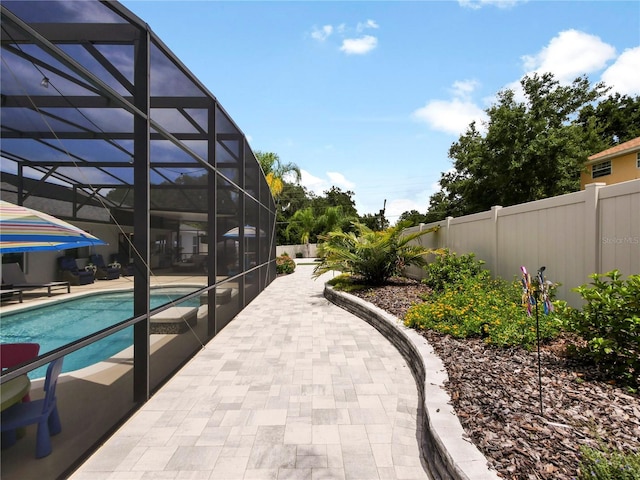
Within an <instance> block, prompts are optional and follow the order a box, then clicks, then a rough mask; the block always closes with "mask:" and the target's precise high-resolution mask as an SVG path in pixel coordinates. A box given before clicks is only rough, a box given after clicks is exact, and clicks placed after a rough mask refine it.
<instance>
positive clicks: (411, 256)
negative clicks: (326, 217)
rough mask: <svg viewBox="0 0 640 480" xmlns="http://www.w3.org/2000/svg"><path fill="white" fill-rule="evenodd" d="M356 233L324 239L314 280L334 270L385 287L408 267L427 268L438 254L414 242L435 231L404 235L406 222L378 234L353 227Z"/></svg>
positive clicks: (334, 234)
mask: <svg viewBox="0 0 640 480" xmlns="http://www.w3.org/2000/svg"><path fill="white" fill-rule="evenodd" d="M354 226H355V232H350V233H345V232H342V231H340V230H334V231H333V232H330V233H329V234H328V235H326V236H324V237H322V238H323V240H325V241H324V242H323V243H320V244H319V245H318V254H319V255H320V257H321V259H322V261H321V263H320V264H318V265H317V266H316V268H315V269H314V271H313V276H314V277H316V278H317V277H319V276H320V275H322V274H324V273H327V272H330V271H332V270H334V271H339V272H342V273H351V274H353V275H357V276H358V277H361V278H362V280H363V282H364V283H365V284H367V285H383V284H384V283H385V282H386V281H387V280H388V279H389V278H391V277H392V276H394V275H398V274H400V273H401V272H402V270H403V269H404V267H407V266H409V265H415V266H419V267H420V266H424V265H426V263H427V254H429V253H439V251H438V250H432V249H430V248H425V247H422V246H420V245H415V244H410V242H411V241H412V240H415V239H416V238H418V237H420V236H422V235H425V234H426V233H430V232H434V231H436V230H437V229H438V228H439V227H437V226H436V227H433V228H430V229H428V230H423V231H420V232H415V233H410V234H406V235H405V234H403V231H404V229H405V228H406V227H407V226H408V223H407V222H400V223H399V224H397V225H396V226H395V227H391V228H387V229H386V230H383V231H381V232H376V231H374V230H372V229H370V228H369V227H367V226H366V225H365V224H363V223H354Z"/></svg>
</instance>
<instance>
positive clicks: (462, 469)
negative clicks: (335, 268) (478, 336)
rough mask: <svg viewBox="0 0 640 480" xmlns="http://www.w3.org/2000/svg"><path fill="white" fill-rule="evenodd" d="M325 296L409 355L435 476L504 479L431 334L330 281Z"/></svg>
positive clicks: (426, 452)
mask: <svg viewBox="0 0 640 480" xmlns="http://www.w3.org/2000/svg"><path fill="white" fill-rule="evenodd" d="M324 296H325V298H326V299H327V300H329V301H330V302H332V303H334V304H335V305H337V306H339V307H341V308H343V309H345V310H347V311H349V312H351V313H353V314H354V315H356V316H357V317H359V318H361V319H362V320H364V321H366V322H367V323H369V324H370V325H372V326H373V327H374V328H375V329H376V330H378V331H379V332H380V333H382V334H383V335H384V336H385V338H387V339H388V340H389V341H390V342H391V343H392V344H393V345H394V346H395V347H396V348H397V349H398V351H399V352H400V353H401V355H402V356H403V357H404V358H405V360H406V361H407V363H408V364H409V367H410V368H411V372H412V373H413V376H414V378H415V380H416V385H417V387H418V394H419V398H420V402H421V403H422V405H423V407H424V415H423V416H422V418H423V425H420V426H419V427H421V428H420V430H421V433H422V439H421V442H420V443H421V445H420V447H421V450H422V454H423V456H424V457H425V459H426V460H427V462H426V463H427V465H428V466H429V470H430V472H429V473H431V475H432V476H433V477H434V478H435V479H454V480H498V479H499V478H500V477H499V476H498V474H497V472H496V471H495V470H492V469H490V468H489V466H488V462H487V459H486V457H485V456H484V455H482V453H481V452H480V450H478V448H477V447H476V446H475V445H474V444H473V443H471V441H470V440H469V438H468V436H467V435H466V433H465V432H464V429H463V428H462V424H461V423H460V420H459V419H458V417H457V416H456V413H455V411H454V409H453V406H452V405H451V398H450V396H449V394H448V393H447V391H446V389H445V388H444V384H445V383H446V382H447V381H448V378H449V377H448V375H447V371H446V369H445V367H444V364H443V363H442V360H441V359H440V357H438V356H437V355H436V354H435V352H434V350H433V348H432V347H431V345H430V344H429V343H428V341H427V339H426V338H424V337H423V336H422V335H420V334H419V333H418V332H416V331H415V330H413V329H410V328H407V327H405V326H404V324H403V323H402V322H401V321H400V319H398V318H397V317H395V316H393V315H391V314H389V313H388V312H386V311H384V310H382V309H380V308H378V307H376V306H375V305H373V304H371V303H369V302H366V301H365V300H363V299H361V298H359V297H356V296H354V295H349V294H348V293H345V292H340V291H337V290H335V289H334V288H333V287H332V286H331V285H329V284H328V283H327V284H325V288H324Z"/></svg>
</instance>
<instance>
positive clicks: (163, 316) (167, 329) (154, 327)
mask: <svg viewBox="0 0 640 480" xmlns="http://www.w3.org/2000/svg"><path fill="white" fill-rule="evenodd" d="M197 314H198V307H171V308H168V309H166V310H164V311H162V312H160V313H156V314H155V315H154V316H153V317H151V325H150V333H152V334H154V333H156V334H165V335H166V334H176V333H183V332H186V331H187V330H189V326H191V327H193V326H195V324H196V323H197V321H198V317H197Z"/></svg>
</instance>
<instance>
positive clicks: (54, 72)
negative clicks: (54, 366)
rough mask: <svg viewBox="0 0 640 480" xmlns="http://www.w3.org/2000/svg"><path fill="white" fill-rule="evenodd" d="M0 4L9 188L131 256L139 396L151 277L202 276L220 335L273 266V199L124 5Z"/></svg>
mask: <svg viewBox="0 0 640 480" xmlns="http://www.w3.org/2000/svg"><path fill="white" fill-rule="evenodd" d="M0 8H1V9H2V63H1V90H2V91H1V94H2V97H1V100H2V104H1V107H2V116H1V123H2V132H1V158H0V161H1V167H2V199H4V200H7V201H10V202H12V203H16V204H22V205H25V206H30V207H32V208H39V209H41V210H43V211H46V212H47V213H50V214H53V215H56V216H58V217H60V218H63V219H64V220H67V221H68V222H70V223H74V224H77V225H79V226H80V227H81V228H84V229H88V230H90V231H91V232H92V233H94V234H96V236H99V237H100V238H102V239H103V240H105V241H107V243H108V244H109V246H108V247H105V248H104V249H103V250H100V251H99V252H98V253H101V254H102V255H103V257H105V259H107V260H109V259H110V257H113V258H118V261H120V262H126V263H127V264H131V265H130V267H131V273H132V275H131V277H130V278H131V279H132V282H131V283H132V286H133V291H134V294H133V295H134V316H133V317H132V318H131V319H130V320H129V323H128V324H127V325H125V326H129V325H132V326H133V329H134V349H133V350H134V357H133V374H132V383H131V390H130V391H131V398H132V401H133V402H134V404H140V403H141V402H144V401H146V399H147V398H149V395H150V391H153V389H154V388H155V387H156V386H157V385H159V384H161V383H162V381H163V380H157V381H154V380H153V379H152V378H151V375H150V370H152V369H153V363H152V361H151V360H150V347H149V343H150V342H149V335H150V332H149V322H148V321H147V318H148V316H149V313H150V312H149V291H150V283H151V279H152V278H153V276H154V275H155V274H166V275H171V274H176V272H178V273H179V274H180V275H185V276H187V277H189V276H190V275H193V276H194V278H195V277H196V276H197V277H198V278H203V277H204V278H205V279H206V282H205V284H204V285H202V286H201V287H198V288H195V287H194V290H193V294H192V295H191V296H192V297H193V296H196V295H197V296H199V297H200V298H201V299H203V300H202V303H203V304H208V305H210V306H211V305H216V308H209V309H208V311H207V312H206V315H205V316H204V318H203V319H199V321H201V320H202V322H203V323H204V332H205V334H204V335H205V337H206V338H205V340H206V339H210V338H212V337H213V336H214V335H215V334H216V333H217V332H218V331H219V330H220V329H222V328H223V327H224V325H225V324H226V323H227V322H229V321H230V319H231V318H233V316H235V314H237V313H238V312H239V311H240V310H242V308H244V306H245V305H247V303H249V302H250V301H251V300H252V299H253V298H255V296H256V295H258V293H259V292H260V291H262V290H263V289H264V288H265V287H266V286H267V285H268V284H269V283H270V282H271V281H272V280H273V279H274V278H275V243H274V235H273V232H274V225H275V205H274V202H273V198H272V196H271V193H270V191H269V188H268V185H267V184H266V181H265V178H264V175H263V173H262V170H261V168H260V165H259V163H258V162H257V160H256V158H255V156H254V154H253V152H252V151H251V148H250V147H249V144H248V142H247V139H246V137H245V135H244V134H243V132H242V131H241V130H240V128H239V127H238V126H237V125H236V124H235V123H234V121H233V120H232V118H231V117H230V116H229V114H228V113H227V112H226V111H225V110H224V108H223V107H222V106H221V105H220V104H219V103H218V101H217V100H216V98H215V96H214V95H213V94H212V93H211V92H209V90H208V89H207V88H206V87H205V86H204V85H203V84H202V83H201V82H200V81H199V80H198V79H197V78H195V76H194V75H193V74H192V73H190V71H189V70H188V69H187V67H186V66H185V65H183V64H182V63H181V62H180V60H179V59H178V58H176V56H175V55H174V54H173V53H172V52H171V51H170V50H169V49H168V48H167V47H166V46H165V45H164V44H163V43H162V41H161V40H160V39H159V38H158V37H157V36H156V35H155V34H154V33H153V31H152V30H151V29H150V27H149V26H147V25H146V24H145V23H144V21H143V20H141V19H139V18H137V17H136V16H135V15H133V14H132V13H131V12H130V11H128V10H127V9H126V8H125V7H123V6H122V5H120V4H119V3H117V2H101V1H69V0H60V1H56V0H49V1H28V2H25V1H10V0H7V1H3V2H2V4H1V5H0ZM158 8H161V5H159V7H158ZM210 48H216V47H215V46H210ZM220 48H226V47H224V46H220ZM219 68H220V69H221V70H223V71H224V69H225V65H220V66H219ZM224 75H233V71H226V72H224ZM229 231H234V232H236V235H234V236H230V235H228V232H229ZM256 231H259V232H261V234H260V235H255V232H256ZM251 232H253V233H251ZM225 234H226V235H225ZM104 237H107V238H104ZM87 253H89V252H87ZM92 253H95V252H92ZM29 255H35V254H29ZM76 256H78V257H82V256H83V253H82V252H76ZM87 256H88V255H87ZM32 263H34V264H35V261H33V262H32ZM30 268H31V269H32V271H33V270H35V266H34V265H32V266H31V267H30ZM47 268H51V272H52V275H54V274H55V273H54V271H53V267H47ZM195 284H196V283H194V285H195ZM216 292H217V294H218V295H217V302H216ZM221 293H222V294H221ZM221 298H224V302H223V303H224V305H222V306H221V307H224V308H218V303H221V302H220V299H221ZM207 299H208V300H207ZM151 313H153V312H151ZM120 328H124V326H122V325H121V326H120ZM108 334H109V332H102V333H101V335H102V336H103V337H104V336H106V335H108ZM91 341H93V339H86V341H84V342H79V343H76V344H72V345H69V346H68V347H67V348H66V349H64V348H63V349H61V350H58V351H55V352H50V353H48V354H44V355H41V356H40V357H38V359H37V361H35V362H33V363H32V364H31V365H30V366H27V367H23V368H21V369H17V370H16V369H13V370H11V369H10V370H9V371H8V372H3V374H2V378H1V380H2V382H3V383H4V382H5V381H8V380H10V379H11V378H15V377H16V376H18V375H21V374H24V373H25V371H26V370H28V369H30V368H35V367H38V366H40V365H44V364H46V363H49V362H50V361H51V360H53V359H54V358H56V357H59V356H62V355H65V354H68V353H70V352H71V351H73V350H75V349H78V348H82V346H83V345H84V344H86V343H88V342H91ZM185 358H186V356H185ZM185 358H183V357H177V358H176V359H174V360H173V362H174V365H173V367H174V368H173V369H174V370H175V368H177V367H178V366H179V365H180V364H181V363H184V361H185ZM169 370H171V368H170V369H169Z"/></svg>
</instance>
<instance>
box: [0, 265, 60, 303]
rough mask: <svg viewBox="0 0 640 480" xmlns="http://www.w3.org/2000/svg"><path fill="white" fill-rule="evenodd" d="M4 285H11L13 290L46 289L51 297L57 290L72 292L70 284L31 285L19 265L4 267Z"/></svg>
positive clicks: (47, 283)
mask: <svg viewBox="0 0 640 480" xmlns="http://www.w3.org/2000/svg"><path fill="white" fill-rule="evenodd" d="M2 283H6V284H8V285H11V288H12V289H19V290H36V289H39V288H46V289H47V295H49V296H51V291H52V290H55V289H66V290H67V293H70V292H71V286H70V285H69V282H67V281H63V282H46V283H29V282H27V279H26V277H25V276H24V272H23V271H22V269H21V268H20V265H19V264H18V263H5V264H3V265H2Z"/></svg>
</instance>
